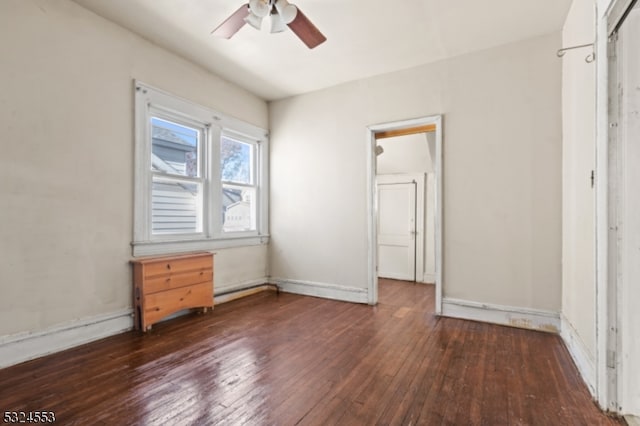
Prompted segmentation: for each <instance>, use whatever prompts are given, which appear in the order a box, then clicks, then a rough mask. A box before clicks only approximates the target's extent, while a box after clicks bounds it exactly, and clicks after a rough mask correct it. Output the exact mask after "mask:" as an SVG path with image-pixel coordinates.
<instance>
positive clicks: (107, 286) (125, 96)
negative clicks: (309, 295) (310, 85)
mask: <svg viewBox="0 0 640 426" xmlns="http://www.w3.org/2000/svg"><path fill="white" fill-rule="evenodd" d="M0 57H1V58H2V66H0V130H1V132H2V137H1V138H0V141H1V142H0V143H1V144H2V155H0V176H1V178H0V195H1V197H2V200H3V203H2V207H1V208H0V223H2V226H1V227H0V295H1V296H0V337H1V336H4V335H9V334H15V333H18V332H37V331H39V330H45V329H48V328H50V327H52V326H55V325H56V324H61V323H67V322H69V321H72V320H76V319H81V318H87V317H94V316H97V315H101V314H109V313H112V312H120V311H122V310H123V309H126V308H128V307H130V306H131V269H130V266H129V264H128V261H129V258H130V256H131V247H130V242H131V239H132V233H133V232H132V226H133V224H132V218H133V210H132V209H133V149H134V143H133V83H132V80H133V79H134V78H137V79H140V80H142V81H145V82H147V83H149V84H151V85H154V86H156V87H159V88H162V89H164V90H166V91H168V92H171V93H174V94H176V95H178V96H181V97H184V98H187V99H190V100H192V101H194V102H197V103H199V104H202V105H204V106H207V107H210V108H213V109H216V110H219V111H221V112H224V113H225V114H228V115H230V116H235V117H238V118H240V119H243V120H245V121H248V122H250V123H252V124H255V125H257V126H261V127H265V128H266V126H267V105H266V103H265V102H264V101H262V100H261V99H258V98H257V97H256V96H254V95H252V94H250V93H248V92H246V91H245V90H242V89H240V88H238V87H236V86H233V85H231V84H229V83H228V82H226V81H224V80H222V79H220V78H218V77H216V76H214V75H212V74H210V73H208V72H206V71H205V70H203V69H202V68H200V67H198V66H196V65H193V64H192V63H190V62H188V61H186V60H184V59H182V58H180V57H178V56H176V55H173V54H170V53H168V52H167V51H165V50H163V49H161V48H159V47H157V46H156V45H153V44H151V43H149V42H147V41H145V40H144V39H142V38H140V37H138V36H136V35H134V34H132V33H131V32H128V31H126V30H124V29H123V28H121V27H119V26H117V25H115V24H112V23H110V22H108V21H106V20H104V19H102V18H100V17H98V16H97V15H95V14H93V13H91V12H89V11H87V10H85V9H83V8H82V7H80V6H78V5H77V4H76V3H73V2H70V1H67V0H57V1H48V0H47V1H45V0H3V1H1V2H0ZM266 258H267V256H266V248H265V247H261V246H258V247H251V248H246V249H233V250H229V251H225V252H224V253H220V254H219V256H218V257H217V259H216V262H217V265H216V266H217V268H219V270H218V273H217V275H216V277H217V284H218V286H220V287H224V286H226V285H232V284H234V283H236V282H241V281H247V280H251V279H256V278H259V277H264V276H265V275H266V274H267V264H266ZM244 260H247V261H251V262H252V263H250V264H248V265H245V266H246V267H245V269H244V270H242V271H238V272H232V271H230V270H229V268H228V266H227V265H230V264H233V268H235V267H236V266H237V264H239V263H242V261H244ZM234 271H235V269H234Z"/></svg>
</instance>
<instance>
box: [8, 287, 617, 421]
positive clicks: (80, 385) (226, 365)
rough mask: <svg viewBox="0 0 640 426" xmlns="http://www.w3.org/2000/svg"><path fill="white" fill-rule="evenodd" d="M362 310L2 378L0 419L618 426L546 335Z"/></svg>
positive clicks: (192, 322) (78, 358) (110, 350)
mask: <svg viewBox="0 0 640 426" xmlns="http://www.w3.org/2000/svg"><path fill="white" fill-rule="evenodd" d="M379 287H380V288H379V298H380V300H379V304H378V305H377V306H374V307H372V306H367V305H359V304H351V303H344V302H337V301H332V300H326V299H317V298H311V297H305V296H298V295H292V294H286V293H276V292H264V293H258V294H254V295H252V296H249V297H247V298H244V299H239V300H236V301H233V302H229V303H225V304H222V305H219V306H216V308H215V310H214V311H213V312H209V313H207V314H193V315H188V316H184V317H180V318H175V319H172V320H170V321H166V322H162V323H158V324H155V325H154V327H153V329H152V330H151V332H149V333H146V334H143V333H140V332H128V333H123V334H121V335H118V336H113V337H109V338H107V339H102V340H100V341H96V342H93V343H90V344H87V345H83V346H80V347H77V348H74V349H70V350H67V351H64V352H60V353H57V354H53V355H50V356H47V357H43V358H40V359H37V360H33V361H29V362H26V363H23V364H20V365H16V366H13V367H10V368H6V369H3V370H0V383H2V386H0V411H36V410H48V411H54V412H55V413H56V418H57V419H58V423H59V424H65V425H67V424H69V425H87V424H92V425H114V424H140V425H166V424H198V425H200V424H202V425H209V424H215V425H245V424H247V425H296V424H299V425H323V426H324V425H331V424H335V425H352V424H353V425H369V424H379V425H419V424H424V425H431V424H456V425H459V424H465V425H466V424H469V425H511V424H513V425H520V424H527V425H538V424H540V425H542V424H544V425H571V424H576V425H578V424H603V425H606V424H610V425H613V424H622V423H621V421H620V420H619V419H616V418H610V417H607V416H606V415H605V414H603V413H602V412H601V411H600V410H599V409H598V408H597V407H596V406H595V404H594V403H593V401H592V400H591V397H590V395H589V392H588V390H587V388H586V386H585V384H584V383H583V382H582V380H581V378H580V376H579V374H578V371H577V369H576V367H575V365H574V364H573V362H572V360H571V357H570V355H569V354H568V352H567V350H566V348H565V347H564V345H563V344H562V341H561V339H560V338H559V337H558V336H556V335H552V334H546V333H540V332H534V331H527V330H520V329H514V328H508V327H501V326H496V325H491V324H484V323H477V322H470V321H464V320H459V319H451V318H439V317H436V316H435V315H433V306H434V300H435V294H434V288H433V286H432V285H423V284H416V283H410V282H402V281H394V280H385V279H380V284H379Z"/></svg>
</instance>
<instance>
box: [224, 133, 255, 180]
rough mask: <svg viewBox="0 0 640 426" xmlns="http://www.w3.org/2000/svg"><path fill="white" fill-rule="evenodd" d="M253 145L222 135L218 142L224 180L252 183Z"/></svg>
mask: <svg viewBox="0 0 640 426" xmlns="http://www.w3.org/2000/svg"><path fill="white" fill-rule="evenodd" d="M252 154H253V146H252V145H250V144H248V143H244V142H238V141H234V140H233V139H229V138H227V137H224V136H223V137H222V140H221V143H220V166H221V167H220V169H221V170H222V180H223V181H226V182H237V183H245V184H251V183H253V176H252V163H253V158H252V157H253V155H252Z"/></svg>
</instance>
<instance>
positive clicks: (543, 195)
mask: <svg viewBox="0 0 640 426" xmlns="http://www.w3.org/2000/svg"><path fill="white" fill-rule="evenodd" d="M559 45H560V34H552V35H548V36H544V37H539V38H535V39H531V40H526V41H523V42H519V43H515V44H510V45H506V46H502V47H498V48H494V49H489V50H485V51H481V52H477V53H473V54H469V55H464V56H460V57H457V58H454V59H450V60H446V61H442V62H438V63H434V64H429V65H424V66H420V67H416V68H412V69H408V70H405V71H402V72H397V73H392V74H387V75H383V76H379V77H375V78H371V79H366V80H361V81H357V82H353V83H348V84H344V85H341V86H338V87H334V88H330V89H326V90H322V91H318V92H314V93H310V94H307V95H303V96H297V97H293V98H290V99H285V100H281V101H277V102H274V103H272V104H271V114H270V123H271V124H270V128H271V130H272V139H271V142H272V145H271V154H272V157H271V161H272V163H271V165H272V168H271V170H272V180H271V185H272V186H271V189H272V191H271V195H272V196H271V230H272V234H273V236H274V237H273V239H272V251H271V267H272V272H271V273H272V275H274V276H278V277H283V278H289V279H293V280H310V281H314V282H324V283H332V284H337V285H342V286H352V287H359V288H366V285H367V202H366V141H365V128H366V126H367V125H371V124H375V123H382V122H388V121H394V120H402V119H407V118H413V117H420V116H427V115H431V114H438V113H443V114H444V142H443V146H444V248H445V249H444V250H445V251H444V295H445V296H446V297H453V298H457V299H462V300H473V301H480V302H488V303H494V304H498V305H507V306H518V307H527V308H535V309H543V310H550V311H555V312H558V311H559V310H560V305H561V267H560V256H561V232H562V231H561V183H562V181H561V102H560V94H561V62H560V61H559V60H558V59H557V58H556V57H555V51H556V49H557V48H558V47H559Z"/></svg>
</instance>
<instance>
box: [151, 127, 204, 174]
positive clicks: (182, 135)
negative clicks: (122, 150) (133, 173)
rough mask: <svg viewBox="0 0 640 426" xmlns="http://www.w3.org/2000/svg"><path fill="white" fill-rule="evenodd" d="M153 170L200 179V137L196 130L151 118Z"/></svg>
mask: <svg viewBox="0 0 640 426" xmlns="http://www.w3.org/2000/svg"><path fill="white" fill-rule="evenodd" d="M151 129H152V144H151V169H152V170H155V171H161V172H164V173H169V174H172V175H181V176H190V177H198V176H200V171H199V170H198V169H199V167H198V142H199V141H198V139H199V138H198V136H199V132H198V130H196V129H192V128H190V127H186V126H183V125H181V124H177V123H173V122H171V121H167V120H162V119H160V118H156V117H152V118H151Z"/></svg>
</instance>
